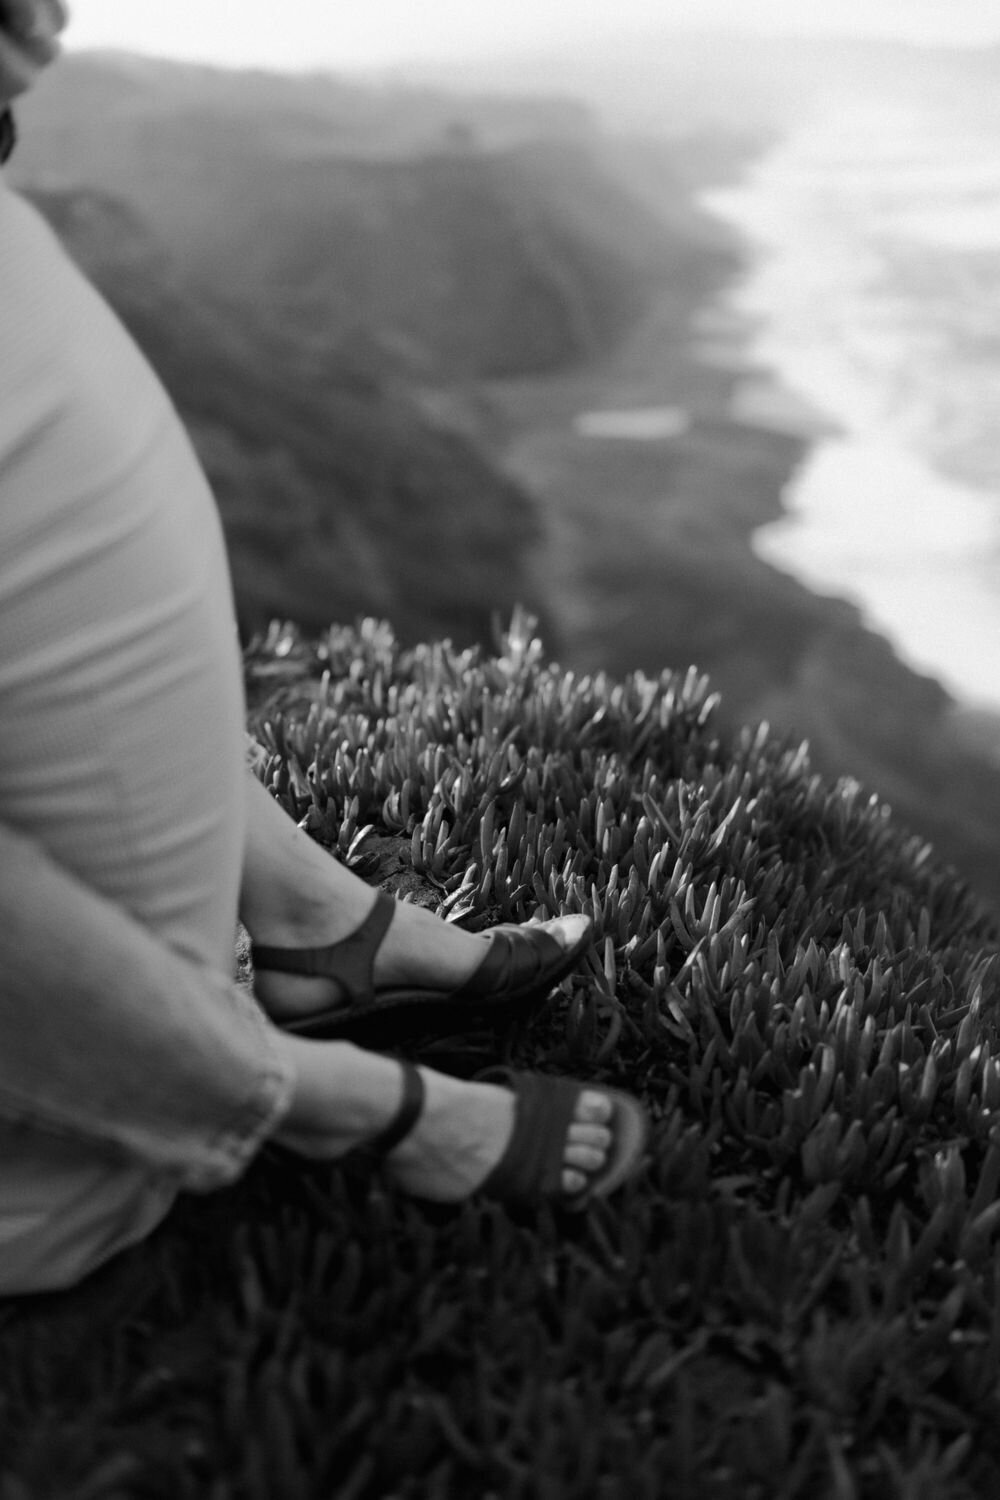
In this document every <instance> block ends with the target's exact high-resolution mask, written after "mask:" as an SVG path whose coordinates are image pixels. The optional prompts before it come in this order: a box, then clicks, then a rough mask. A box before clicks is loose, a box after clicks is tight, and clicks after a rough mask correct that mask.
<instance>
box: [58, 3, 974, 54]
mask: <svg viewBox="0 0 1000 1500" xmlns="http://www.w3.org/2000/svg"><path fill="white" fill-rule="evenodd" d="M71 7H72V11H73V19H72V21H71V24H70V28H69V31H68V32H67V34H66V41H67V44H68V45H69V46H74V45H77V46H85V47H91V46H98V47H123V48H127V49H129V50H133V51H141V52H149V53H154V54H161V55H163V56H169V57H184V58H189V59H196V60H199V61H207V62H216V63H221V64H226V65H234V66H240V65H244V64H251V65H257V66H272V67H279V68H298V67H310V66H311V67H320V68H335V69H337V68H354V67H375V68H379V67H384V66H392V65H394V64H399V63H405V62H406V61H407V60H412V61H423V62H427V61H434V60H437V59H442V60H444V59H449V60H451V59H455V58H460V57H463V56H468V57H476V58H481V57H483V56H484V55H485V54H491V53H496V52H501V51H510V50H520V49H521V48H524V47H526V46H531V45H532V44H533V43H538V42H540V43H548V42H553V41H559V40H562V39H565V38H567V37H570V36H572V37H573V38H574V39H575V40H576V41H580V40H582V39H584V38H588V39H592V40H593V41H594V42H595V43H599V42H600V40H601V39H602V38H604V37H610V36H614V35H618V36H621V34H622V33H623V32H625V31H635V30H638V29H641V28H643V27H644V26H645V25H650V24H652V25H656V26H658V27H659V26H664V25H678V26H694V25H699V26H704V25H706V24H709V23H711V24H719V25H737V26H742V27H744V28H747V27H749V28H752V29H755V30H766V31H770V30H786V31H797V32H803V31H805V32H809V33H811V34H815V33H816V32H820V31H836V32H839V33H841V34H843V33H845V32H846V33H848V34H853V35H857V36H862V35H871V34H873V33H874V34H881V35H891V36H897V37H905V38H907V39H911V40H915V41H928V42H946V43H960V44H968V43H977V42H988V41H1000V0H506V3H505V4H503V5H499V4H497V3H496V0H278V3H276V0H71Z"/></svg>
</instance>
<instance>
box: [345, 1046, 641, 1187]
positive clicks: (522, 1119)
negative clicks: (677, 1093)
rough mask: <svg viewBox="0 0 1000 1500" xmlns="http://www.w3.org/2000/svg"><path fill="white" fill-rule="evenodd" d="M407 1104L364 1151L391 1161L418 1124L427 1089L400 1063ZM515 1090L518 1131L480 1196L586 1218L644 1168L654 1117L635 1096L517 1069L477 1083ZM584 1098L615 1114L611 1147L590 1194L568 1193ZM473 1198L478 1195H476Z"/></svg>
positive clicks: (494, 1071) (491, 1072)
mask: <svg viewBox="0 0 1000 1500" xmlns="http://www.w3.org/2000/svg"><path fill="white" fill-rule="evenodd" d="M400 1067H401V1068H402V1069H403V1098H402V1101H401V1102H400V1105H399V1108H398V1110H397V1111H396V1114H395V1116H394V1117H393V1119H392V1120H391V1122H390V1123H389V1125H388V1126H387V1128H386V1129H385V1130H384V1131H382V1132H381V1134H380V1135H378V1136H376V1138H375V1139H374V1140H373V1141H370V1142H369V1143H368V1144H367V1145H366V1146H365V1147H364V1148H363V1150H364V1154H365V1155H366V1156H369V1155H371V1156H375V1157H377V1158H379V1159H383V1158H384V1157H386V1156H387V1155H388V1154H389V1153H390V1152H391V1151H393V1150H394V1149H395V1148H396V1147H397V1146H398V1145H399V1144H400V1143H401V1142H402V1141H404V1140H405V1139H406V1137H407V1136H408V1135H409V1133H410V1131H411V1130H412V1129H413V1127H414V1126H415V1125H416V1123H417V1121H418V1120H419V1119H420V1115H421V1113H422V1111H423V1107H424V1081H423V1078H422V1077H421V1074H420V1070H419V1069H418V1068H417V1067H415V1066H414V1064H413V1063H411V1062H408V1061H406V1060H402V1059H401V1060H400ZM476 1081H477V1082H481V1083H498V1084H501V1085H502V1086H504V1087H506V1088H509V1089H510V1090H511V1091H512V1092H513V1094H514V1096H515V1099H516V1108H515V1114H514V1129H513V1132H512V1134H511V1137H510V1140H509V1141H508V1142H507V1147H506V1149H505V1151H504V1153H503V1156H502V1157H501V1158H500V1160H499V1162H498V1163H497V1165H496V1166H495V1167H494V1168H493V1170H492V1171H491V1172H490V1174H489V1176H488V1177H487V1178H486V1179H485V1181H484V1182H482V1183H481V1184H480V1186H479V1187H478V1188H476V1189H475V1193H483V1194H485V1195H486V1196H487V1197H489V1198H494V1199H496V1200H498V1201H499V1202H501V1203H508V1204H513V1205H517V1206H521V1207H527V1208H531V1207H537V1206H538V1205H539V1204H541V1203H554V1204H556V1205H557V1206H559V1207H561V1208H566V1209H571V1210H573V1211H580V1210H582V1209H585V1208H586V1207H587V1205H588V1204H589V1203H590V1202H592V1201H593V1199H595V1198H606V1197H607V1196H608V1194H609V1193H613V1192H614V1191H615V1190H616V1189H617V1188H619V1187H621V1185H622V1183H624V1182H625V1181H626V1180H627V1179H628V1178H629V1177H631V1176H632V1175H633V1174H634V1173H635V1171H636V1169H637V1168H638V1166H639V1163H640V1161H641V1158H642V1156H643V1153H644V1151H645V1148H646V1142H647V1140H648V1138H649V1116H648V1115H647V1113H646V1111H645V1109H644V1108H643V1106H642V1105H641V1104H640V1103H639V1101H638V1099H635V1098H633V1097H632V1095H630V1094H623V1093H621V1092H620V1091H619V1090H618V1089H612V1088H608V1087H607V1085H606V1084H602V1083H580V1082H578V1081H577V1080H576V1079H572V1078H550V1077H547V1076H545V1075H544V1074H541V1073H522V1072H517V1071H515V1070H513V1069H511V1068H490V1069H488V1070H487V1071H486V1072H485V1073H480V1074H478V1075H477V1078H476ZM584 1092H592V1093H597V1094H604V1095H605V1096H606V1097H607V1098H609V1099H610V1100H611V1102H612V1104H613V1106H614V1113H613V1114H612V1116H611V1119H610V1121H609V1122H608V1128H609V1129H610V1131H611V1145H610V1147H609V1150H608V1155H607V1159H606V1161H605V1164H604V1166H603V1167H602V1169H601V1170H600V1171H599V1172H595V1173H592V1174H587V1173H584V1176H588V1182H587V1185H586V1187H585V1188H583V1189H582V1190H581V1191H580V1192H577V1193H566V1192H565V1191H564V1189H563V1185H562V1175H563V1171H564V1170H565V1150H566V1137H567V1134H568V1132H569V1128H570V1126H571V1124H572V1123H573V1120H574V1118H575V1116H576V1106H577V1101H578V1099H579V1097H580V1095H581V1094H582V1093H584ZM469 1196H470V1197H472V1196H474V1193H470V1195H469Z"/></svg>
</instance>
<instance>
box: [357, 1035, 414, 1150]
mask: <svg viewBox="0 0 1000 1500" xmlns="http://www.w3.org/2000/svg"><path fill="white" fill-rule="evenodd" d="M399 1065H400V1067H401V1068H402V1070H403V1097H402V1099H401V1100H400V1103H399V1108H398V1109H397V1110H396V1113H395V1114H394V1115H393V1117H392V1119H391V1120H390V1121H389V1124H388V1125H387V1126H386V1128H385V1129H384V1130H383V1131H382V1132H381V1134H379V1135H377V1136H376V1137H375V1139H374V1140H373V1141H370V1142H369V1143H368V1145H367V1147H366V1150H368V1151H370V1152H372V1153H374V1155H376V1156H388V1154H389V1152H390V1151H392V1150H393V1149H394V1148H395V1147H396V1146H398V1145H399V1143H400V1141H403V1140H405V1139H406V1137H407V1136H408V1135H409V1133H410V1131H411V1130H412V1129H413V1127H414V1125H415V1124H416V1123H417V1121H418V1120H419V1119H420V1116H421V1114H422V1112H423V1108H424V1097H425V1089H424V1080H423V1078H422V1077H421V1075H420V1069H419V1068H417V1067H415V1066H414V1064H413V1063H411V1062H409V1061H408V1060H406V1059H402V1058H401V1059H400V1063H399Z"/></svg>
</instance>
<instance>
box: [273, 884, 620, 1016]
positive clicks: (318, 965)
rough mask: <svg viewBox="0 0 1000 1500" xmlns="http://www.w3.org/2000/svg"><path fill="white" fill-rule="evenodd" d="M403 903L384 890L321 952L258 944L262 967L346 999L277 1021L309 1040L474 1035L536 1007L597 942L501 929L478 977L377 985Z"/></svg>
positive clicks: (536, 929) (537, 931)
mask: <svg viewBox="0 0 1000 1500" xmlns="http://www.w3.org/2000/svg"><path fill="white" fill-rule="evenodd" d="M395 911H396V901H395V900H394V899H393V897H392V896H388V895H386V894H385V892H384V891H379V892H378V894H377V896H376V899H375V904H374V906H373V907H372V909H371V911H370V912H369V913H368V915H367V917H366V918H365V920H364V921H363V922H362V923H361V925H360V926H359V927H357V928H356V929H355V931H354V932H352V933H350V934H349V936H347V937H346V938H341V939H340V940H339V941H338V942H335V943H329V944H327V945H326V946H325V947H318V948H272V947H268V946H266V945H264V944H256V943H255V944H254V945H253V947H252V950H251V952H252V958H253V965H254V968H255V969H269V970H272V971H275V972H279V973H282V974H305V975H308V976H310V977H313V978H322V979H331V980H333V981H334V982H335V983H336V984H337V985H338V986H339V988H340V990H341V993H342V995H343V1000H342V1001H340V1002H338V1003H337V1004H335V1005H332V1006H328V1007H326V1008H325V1009H323V1010H320V1011H314V1012H312V1013H311V1014H309V1015H304V1016H295V1017H293V1018H291V1019H288V1020H282V1021H279V1022H278V1024H279V1025H280V1026H281V1027H282V1028H283V1029H284V1030H285V1031H291V1032H295V1033H296V1034H297V1035H299V1036H307V1037H326V1038H330V1037H351V1038H352V1039H353V1038H358V1039H361V1038H364V1039H366V1040H373V1039H381V1038H384V1037H386V1036H388V1035H390V1033H391V1035H392V1037H393V1038H397V1037H398V1036H399V1035H400V1034H401V1033H402V1032H404V1031H408V1032H411V1033H412V1032H414V1031H425V1032H429V1031H432V1030H433V1031H445V1030H449V1031H452V1032H454V1031H470V1030H473V1029H475V1028H476V1027H481V1026H483V1025H495V1024H497V1023H498V1022H501V1021H507V1020H510V1019H511V1018H512V1017H513V1016H514V1015H517V1014H518V1013H522V1014H523V1013H524V1012H525V1011H526V1010H528V1009H530V1007H531V1003H532V1002H533V1001H536V1000H539V999H543V998H545V997H546V996H547V995H548V994H549V992H550V990H551V989H552V988H553V987H554V986H555V985H557V984H558V983H559V981H560V980H561V979H564V978H565V977H566V975H567V974H569V973H570V972H571V971H572V970H573V969H574V968H575V967H576V965H577V964H578V962H579V961H580V959H581V958H582V957H583V955H584V953H586V951H587V949H588V948H589V947H590V946H591V943H592V941H593V938H592V934H591V930H590V928H589V927H588V929H587V931H586V932H585V933H584V934H583V936H582V937H581V938H580V939H579V941H578V942H576V943H574V944H573V945H572V947H570V948H563V947H562V946H561V945H560V944H559V943H557V942H556V940H555V938H553V937H550V935H549V934H548V933H547V932H543V931H542V929H541V928H540V927H533V926H531V925H530V924H525V925H522V926H516V925H505V926H501V927H494V928H493V929H492V931H491V933H490V942H489V946H488V947H487V949H486V952H485V954H484V956H483V960H482V962H481V963H480V964H479V966H478V967H477V969H476V970H475V972H474V973H473V974H472V975H470V977H469V978H468V979H466V980H465V981H464V982H463V983H461V984H459V985H457V986H453V987H451V988H448V987H447V986H443V987H442V986H437V987H435V986H428V985H413V984H410V985H406V984H403V985H381V986H379V985H376V984H375V978H374V966H375V955H376V953H377V952H378V950H379V947H380V946H381V943H382V940H383V938H384V937H385V934H386V933H387V932H388V930H389V925H390V923H391V922H392V919H393V916H394V915H395Z"/></svg>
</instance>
